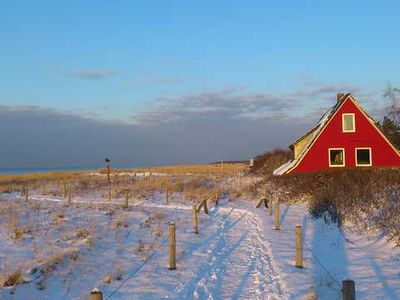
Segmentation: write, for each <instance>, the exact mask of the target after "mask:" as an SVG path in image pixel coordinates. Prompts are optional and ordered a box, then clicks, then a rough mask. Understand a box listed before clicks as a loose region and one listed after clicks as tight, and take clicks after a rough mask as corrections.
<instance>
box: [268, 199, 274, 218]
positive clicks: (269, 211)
mask: <svg viewBox="0 0 400 300" xmlns="http://www.w3.org/2000/svg"><path fill="white" fill-rule="evenodd" d="M272 205H273V204H272V198H269V204H268V213H269V215H270V216H272Z"/></svg>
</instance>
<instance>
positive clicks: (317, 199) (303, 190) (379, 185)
mask: <svg viewBox="0 0 400 300" xmlns="http://www.w3.org/2000/svg"><path fill="white" fill-rule="evenodd" d="M269 180H270V181H272V182H273V183H274V184H275V188H274V191H278V193H279V194H278V197H280V199H285V200H286V201H289V202H293V201H299V200H301V199H304V198H307V199H308V200H309V209H310V212H311V213H312V214H313V215H314V216H315V217H322V218H324V219H325V220H326V221H334V222H337V223H338V224H339V226H340V225H342V224H343V222H346V221H350V222H352V223H354V224H358V225H360V226H364V227H368V228H378V229H384V230H386V231H387V232H388V234H389V236H392V237H393V238H394V239H397V241H398V242H399V243H400V238H399V237H400V230H399V227H400V226H399V225H398V224H399V222H398V220H399V219H400V201H399V198H400V170H399V169H390V168H379V169H378V168H374V169H344V170H327V171H324V172H311V173H298V174H288V175H283V176H275V177H271V178H270V179H269Z"/></svg>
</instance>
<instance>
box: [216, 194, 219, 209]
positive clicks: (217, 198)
mask: <svg viewBox="0 0 400 300" xmlns="http://www.w3.org/2000/svg"><path fill="white" fill-rule="evenodd" d="M218 200H219V193H218V192H215V206H218Z"/></svg>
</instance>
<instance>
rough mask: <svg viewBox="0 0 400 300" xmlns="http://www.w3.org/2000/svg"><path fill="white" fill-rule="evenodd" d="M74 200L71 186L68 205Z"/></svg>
mask: <svg viewBox="0 0 400 300" xmlns="http://www.w3.org/2000/svg"><path fill="white" fill-rule="evenodd" d="M71 202H72V190H71V188H69V189H68V202H67V203H68V205H70V204H71Z"/></svg>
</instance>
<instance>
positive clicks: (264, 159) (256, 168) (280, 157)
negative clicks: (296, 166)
mask: <svg viewBox="0 0 400 300" xmlns="http://www.w3.org/2000/svg"><path fill="white" fill-rule="evenodd" d="M291 158H292V153H291V152H290V151H289V150H282V149H276V150H273V151H269V152H266V153H263V154H261V155H258V156H256V157H255V158H254V165H253V168H252V171H253V172H260V173H263V174H272V172H273V171H274V170H275V169H276V168H278V167H279V166H281V165H283V164H284V163H286V162H287V161H289V160H290V159H291Z"/></svg>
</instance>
